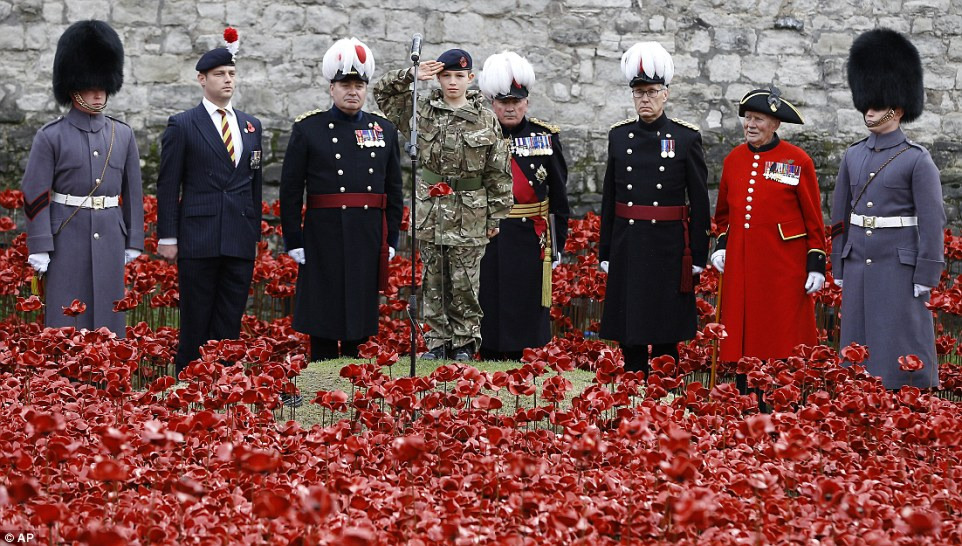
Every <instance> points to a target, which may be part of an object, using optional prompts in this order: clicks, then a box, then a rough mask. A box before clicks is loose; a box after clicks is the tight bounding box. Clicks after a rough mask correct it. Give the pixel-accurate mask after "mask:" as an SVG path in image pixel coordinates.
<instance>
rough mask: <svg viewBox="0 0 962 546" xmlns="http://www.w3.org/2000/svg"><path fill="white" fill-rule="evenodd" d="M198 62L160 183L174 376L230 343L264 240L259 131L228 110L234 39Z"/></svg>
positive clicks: (171, 127)
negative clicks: (213, 343) (175, 327)
mask: <svg viewBox="0 0 962 546" xmlns="http://www.w3.org/2000/svg"><path fill="white" fill-rule="evenodd" d="M224 41H225V43H226V47H216V48H214V49H212V50H210V51H208V52H207V53H205V54H204V55H203V56H201V58H200V59H199V60H198V61H197V64H196V65H195V69H196V70H197V83H198V84H200V87H201V89H202V91H203V98H202V99H201V102H200V104H198V105H197V106H195V107H194V108H191V109H190V110H187V111H185V112H181V113H179V114H175V115H173V116H170V119H168V121H167V128H166V129H165V130H164V134H163V136H162V137H161V150H160V172H159V173H158V176H157V235H158V236H159V238H160V239H159V240H158V245H157V251H158V253H159V254H160V255H161V256H163V257H164V258H166V259H168V260H172V261H173V260H176V261H177V280H178V285H179V287H180V346H179V348H178V349H177V357H176V366H177V373H178V374H179V373H180V371H181V370H183V369H184V368H185V367H186V366H187V364H189V363H190V361H192V360H194V359H196V358H198V357H199V356H200V346H201V345H203V344H204V343H206V342H207V341H208V340H211V339H235V338H237V337H238V336H239V335H240V327H241V318H242V317H243V316H244V309H245V308H246V306H247V295H248V292H249V291H250V286H251V281H252V279H253V275H254V258H255V257H256V255H257V242H258V241H259V240H260V237H261V182H262V174H261V172H262V171H261V151H262V150H261V134H262V133H261V122H260V120H258V119H257V118H255V117H254V116H251V115H250V114H247V113H245V112H242V111H240V110H238V109H236V108H234V107H233V104H232V99H233V96H234V91H235V89H236V85H237V67H236V64H235V61H236V54H237V51H238V46H239V40H238V33H237V31H236V30H235V29H233V28H229V27H228V28H227V29H225V30H224Z"/></svg>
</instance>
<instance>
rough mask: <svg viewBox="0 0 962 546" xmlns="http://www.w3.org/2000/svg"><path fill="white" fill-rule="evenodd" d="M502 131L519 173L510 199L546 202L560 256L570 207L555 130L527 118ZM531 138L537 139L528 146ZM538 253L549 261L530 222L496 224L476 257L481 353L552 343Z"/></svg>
mask: <svg viewBox="0 0 962 546" xmlns="http://www.w3.org/2000/svg"><path fill="white" fill-rule="evenodd" d="M502 130H504V134H505V136H506V138H508V141H509V143H511V148H512V162H513V163H514V164H515V165H516V167H517V169H518V176H517V178H518V179H516V180H514V201H515V203H532V202H542V201H544V200H545V199H546V198H547V199H548V211H549V212H550V213H551V214H553V215H554V226H553V232H552V233H551V236H552V237H554V239H555V240H554V246H555V248H556V249H557V252H561V251H562V250H563V249H564V245H565V241H566V240H567V237H568V217H569V216H570V208H569V205H568V192H567V189H566V185H567V182H568V165H567V164H566V163H565V159H564V155H563V154H562V147H561V135H560V134H559V133H560V130H559V129H558V127H556V126H554V125H550V124H546V123H544V122H540V121H538V120H532V119H528V118H524V119H523V120H522V121H521V123H519V124H518V125H517V126H515V127H514V128H512V129H510V130H509V129H505V128H504V127H502ZM531 137H538V139H537V140H535V141H533V142H532V141H531ZM525 139H528V140H525ZM546 139H547V140H550V144H551V147H550V148H545V149H541V148H531V145H532V144H534V145H539V144H543V143H545V140H546ZM529 148H531V149H529ZM521 175H523V176H521ZM519 184H522V185H526V186H527V189H525V188H520V187H519ZM540 229H542V230H543V229H544V228H543V227H542V228H540ZM543 250H544V252H546V253H547V255H548V257H549V258H550V256H551V248H550V246H548V244H547V240H545V241H542V237H541V236H540V235H538V233H537V228H536V222H535V221H534V220H533V219H532V218H507V219H504V220H501V223H500V226H499V233H498V235H497V237H494V238H493V239H491V240H490V241H489V242H488V246H487V248H486V250H485V252H484V257H483V258H482V259H481V284H480V292H479V294H478V300H479V301H480V303H481V309H482V310H483V311H484V316H483V317H482V319H481V347H482V348H483V349H487V350H491V351H501V352H508V351H522V350H524V349H525V348H527V347H541V346H542V345H544V344H545V343H547V342H548V341H549V340H550V339H551V318H550V316H549V311H550V309H551V308H550V307H545V306H543V305H542V299H541V290H542V281H543V278H542V277H543V271H544V270H543V263H544V262H543V259H542V256H543V255H542V251H543Z"/></svg>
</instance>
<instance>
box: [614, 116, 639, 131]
mask: <svg viewBox="0 0 962 546" xmlns="http://www.w3.org/2000/svg"><path fill="white" fill-rule="evenodd" d="M636 121H638V118H637V117H634V118H628V119H623V120H621V121H619V122H618V123H615V124H614V125H612V126H611V128H612V129H614V128H615V127H621V126H622V125H628V124H629V123H634V122H636Z"/></svg>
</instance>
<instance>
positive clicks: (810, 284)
mask: <svg viewBox="0 0 962 546" xmlns="http://www.w3.org/2000/svg"><path fill="white" fill-rule="evenodd" d="M824 284H825V275H822V274H821V273H816V272H814V271H811V272H809V274H808V278H807V279H805V293H806V294H814V293H815V292H818V291H819V290H821V289H822V286H823V285H824Z"/></svg>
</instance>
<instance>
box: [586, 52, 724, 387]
mask: <svg viewBox="0 0 962 546" xmlns="http://www.w3.org/2000/svg"><path fill="white" fill-rule="evenodd" d="M621 69H622V72H623V73H624V75H625V78H626V80H627V82H628V86H629V87H630V88H631V97H632V100H633V102H634V107H635V111H636V112H637V113H638V115H637V116H634V117H631V118H628V119H626V120H624V121H621V122H618V123H616V124H614V125H612V126H611V131H610V132H609V133H608V165H607V169H606V170H605V182H604V188H603V190H602V201H601V243H600V247H599V258H600V259H601V260H602V262H601V268H602V269H603V270H604V271H606V272H607V273H608V283H607V285H606V289H605V309H604V312H603V314H602V316H601V332H600V335H601V337H602V338H605V339H611V340H615V341H618V343H619V344H620V345H621V350H622V353H623V354H624V358H625V369H626V370H628V371H641V372H644V373H648V359H649V357H655V356H660V355H669V356H672V357H673V358H675V359H677V358H678V342H679V341H682V340H687V339H691V338H693V337H695V330H696V327H697V322H698V316H697V314H696V311H695V292H694V290H693V286H694V285H695V284H697V279H696V277H697V275H698V274H699V273H701V272H702V271H703V270H704V268H705V265H706V262H707V260H708V235H709V227H710V223H711V206H710V204H709V201H708V168H707V166H706V165H705V153H704V149H703V148H702V141H701V133H700V132H699V131H698V127H696V126H695V125H692V124H691V123H688V122H686V121H683V120H680V119H677V118H669V117H668V116H667V115H666V114H665V105H666V104H667V103H668V97H669V95H670V91H669V87H668V86H669V85H670V84H671V80H672V77H673V76H674V73H675V65H674V63H673V62H672V59H671V55H670V54H669V53H668V52H667V51H665V48H664V47H662V46H661V44H659V43H657V42H642V43H638V44H635V45H634V46H632V47H631V48H629V49H628V51H626V52H625V53H624V55H622V57H621ZM649 345H651V350H650V351H649V349H648V346H649Z"/></svg>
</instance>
